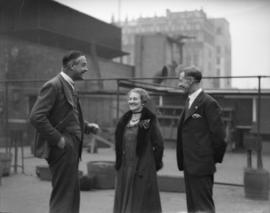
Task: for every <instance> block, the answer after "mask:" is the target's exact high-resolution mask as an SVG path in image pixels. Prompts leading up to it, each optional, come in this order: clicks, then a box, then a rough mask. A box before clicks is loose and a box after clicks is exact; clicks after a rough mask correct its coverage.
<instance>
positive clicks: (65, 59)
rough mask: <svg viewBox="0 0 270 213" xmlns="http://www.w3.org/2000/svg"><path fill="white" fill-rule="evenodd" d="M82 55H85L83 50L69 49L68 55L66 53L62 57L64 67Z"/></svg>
mask: <svg viewBox="0 0 270 213" xmlns="http://www.w3.org/2000/svg"><path fill="white" fill-rule="evenodd" d="M81 56H84V54H83V53H82V52H81V51H78V50H71V51H69V52H68V53H67V54H66V55H64V57H63V59H62V65H63V67H66V66H67V65H68V63H69V62H70V61H72V60H75V59H77V58H79V57H81Z"/></svg>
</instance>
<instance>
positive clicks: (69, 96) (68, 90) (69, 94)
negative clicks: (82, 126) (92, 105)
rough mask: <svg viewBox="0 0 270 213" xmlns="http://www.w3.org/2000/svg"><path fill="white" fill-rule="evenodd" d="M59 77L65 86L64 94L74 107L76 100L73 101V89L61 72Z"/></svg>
mask: <svg viewBox="0 0 270 213" xmlns="http://www.w3.org/2000/svg"><path fill="white" fill-rule="evenodd" d="M58 78H59V80H60V82H61V84H62V86H63V90H64V94H65V97H66V99H67V102H68V103H69V104H70V105H71V106H72V108H74V101H73V94H72V89H71V87H70V85H69V84H68V82H67V81H66V80H65V79H64V78H63V77H62V76H61V75H60V74H59V75H58Z"/></svg>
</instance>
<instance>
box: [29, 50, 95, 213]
mask: <svg viewBox="0 0 270 213" xmlns="http://www.w3.org/2000/svg"><path fill="white" fill-rule="evenodd" d="M87 71H88V68H87V60H86V57H85V55H84V54H83V53H81V52H79V51H70V52H68V53H67V54H66V55H65V56H64V57H63V59H62V71H61V72H60V73H59V74H58V75H57V76H55V77H54V78H52V79H51V80H49V81H47V82H46V83H45V84H44V85H43V86H42V88H41V90H40V93H39V96H38V98H37V101H36V102H35V104H34V106H33V108H32V110H31V113H30V117H29V118H30V122H31V124H32V125H33V126H34V127H35V129H36V133H37V134H36V140H35V145H34V150H33V151H34V155H35V156H36V157H39V158H45V159H46V160H47V162H48V164H49V168H50V171H51V174H52V192H51V197H50V211H49V212H50V213H78V212H79V205H80V188H79V177H78V163H79V160H80V157H81V153H82V143H83V134H84V133H87V134H89V133H90V132H93V133H95V132H96V131H97V129H98V128H99V127H98V125H97V124H94V123H88V122H87V121H84V120H83V115H82V110H81V106H80V102H79V97H78V93H77V91H76V88H75V85H74V81H77V80H83V74H84V73H85V72H87Z"/></svg>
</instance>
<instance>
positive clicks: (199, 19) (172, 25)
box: [118, 10, 231, 88]
mask: <svg viewBox="0 0 270 213" xmlns="http://www.w3.org/2000/svg"><path fill="white" fill-rule="evenodd" d="M118 25H119V26H120V27H121V28H122V49H123V51H126V52H129V53H130V54H129V55H127V56H124V57H123V62H124V63H127V64H130V65H135V69H136V72H137V68H138V69H139V70H138V72H139V73H140V74H136V75H137V76H138V75H139V76H140V75H143V76H141V77H144V76H147V77H149V75H148V74H147V72H149V70H141V69H140V66H138V65H139V64H143V63H144V62H142V61H140V60H139V59H140V58H141V60H144V57H142V56H141V55H140V54H141V52H138V51H137V50H138V49H140V47H138V45H140V46H141V49H144V48H145V46H142V43H141V42H140V41H141V40H140V39H138V36H145V35H147V36H148V37H147V38H148V40H149V42H152V43H153V41H151V39H149V36H151V35H153V36H154V37H156V36H155V35H157V34H158V35H163V36H164V37H165V38H166V39H167V44H166V46H169V49H168V48H167V47H166V48H163V49H159V51H157V49H156V48H154V49H153V52H155V53H156V54H162V55H163V57H164V58H163V61H164V63H165V62H166V63H167V64H164V65H172V64H177V65H183V66H188V65H196V66H198V67H199V68H200V69H201V70H202V71H203V75H204V76H215V77H216V76H230V75H231V38H230V30H229V23H228V21H226V19H224V18H219V19H209V18H208V17H207V15H206V13H205V12H204V11H203V10H195V11H184V12H171V11H170V10H167V11H166V16H161V17H150V18H138V19H136V20H127V19H126V20H125V21H123V22H121V23H118ZM154 37H153V38H154ZM136 41H137V43H136ZM138 41H139V42H138ZM147 46H152V47H154V46H155V45H153V44H152V45H147ZM148 51H149V52H151V50H148ZM158 58H160V56H158ZM138 63H139V64H138ZM147 63H152V64H153V69H155V67H154V66H155V65H154V64H155V63H156V62H155V60H153V61H149V60H148V61H147ZM149 66H150V65H148V68H149ZM205 82H206V83H205V85H204V86H206V87H209V88H228V87H231V83H230V82H231V81H230V79H225V80H224V79H208V80H206V81H205Z"/></svg>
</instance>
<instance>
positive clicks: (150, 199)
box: [115, 107, 164, 213]
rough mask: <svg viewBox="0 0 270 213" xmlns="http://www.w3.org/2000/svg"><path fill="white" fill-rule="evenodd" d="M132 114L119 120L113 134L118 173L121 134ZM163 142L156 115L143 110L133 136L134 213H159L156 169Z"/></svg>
mask: <svg viewBox="0 0 270 213" xmlns="http://www.w3.org/2000/svg"><path fill="white" fill-rule="evenodd" d="M131 116H132V112H131V111H128V112H127V113H126V114H124V115H123V116H122V118H121V119H120V121H119V123H118V125H117V127H116V132H115V141H116V146H115V149H116V163H115V168H116V170H119V169H120V167H121V164H122V156H123V140H122V139H123V134H124V130H125V127H126V125H127V124H128V122H129V121H130V119H131ZM163 150H164V146H163V139H162V136H161V133H160V129H159V124H158V121H157V118H156V116H155V115H154V114H153V113H152V112H151V111H150V110H148V109H147V108H145V107H144V108H143V111H142V116H141V118H140V122H139V129H138V135H137V146H136V154H137V156H138V163H137V169H136V175H135V184H134V190H133V191H134V194H133V197H134V201H133V202H134V206H136V209H137V211H138V212H140V213H143V212H145V213H146V212H147V213H150V212H155V213H156V212H159V209H160V210H161V207H160V196H159V189H158V184H157V174H156V172H157V170H159V169H161V168H162V157H163Z"/></svg>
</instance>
